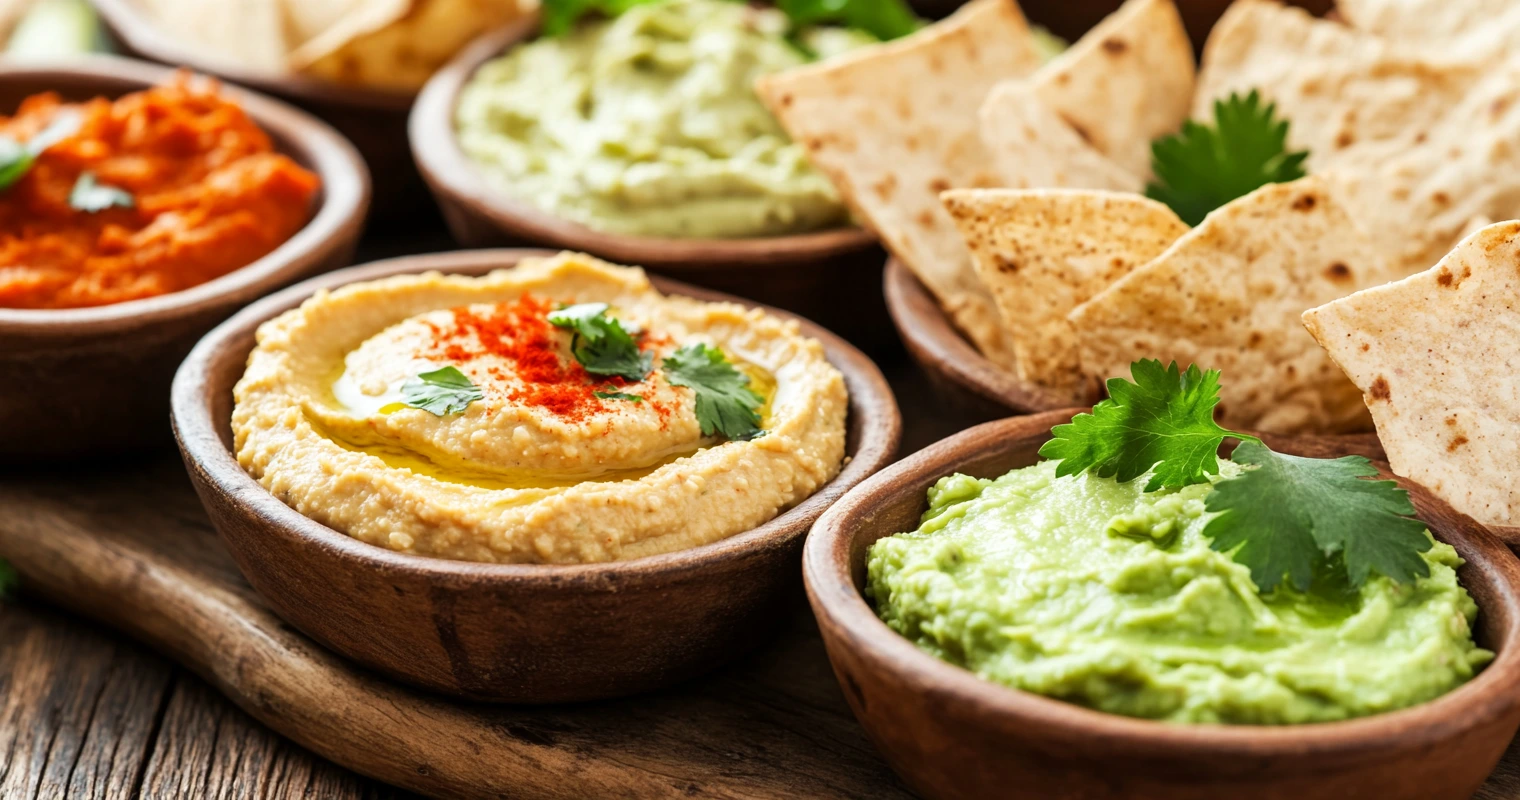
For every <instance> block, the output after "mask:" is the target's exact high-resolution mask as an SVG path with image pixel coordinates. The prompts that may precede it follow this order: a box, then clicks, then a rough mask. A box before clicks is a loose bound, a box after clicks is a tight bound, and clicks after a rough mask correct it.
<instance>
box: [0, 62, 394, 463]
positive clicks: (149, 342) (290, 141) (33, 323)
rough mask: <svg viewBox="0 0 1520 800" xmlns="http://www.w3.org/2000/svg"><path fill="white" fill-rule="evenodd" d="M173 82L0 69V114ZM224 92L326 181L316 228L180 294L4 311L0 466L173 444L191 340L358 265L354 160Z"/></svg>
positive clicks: (139, 67)
mask: <svg viewBox="0 0 1520 800" xmlns="http://www.w3.org/2000/svg"><path fill="white" fill-rule="evenodd" d="M173 75H174V71H173V70H168V69H164V68H161V67H155V66H152V65H149V64H144V63H141V62H136V61H130V60H128V59H124V58H112V57H109V56H93V57H88V58H79V59H73V60H70V61H69V62H67V64H64V63H54V64H37V65H22V64H0V113H5V114H10V113H11V112H12V111H14V110H15V108H16V106H17V104H18V103H20V101H21V100H22V99H23V98H25V97H27V96H28V95H32V94H35V93H37V92H42V91H48V90H52V91H57V92H58V93H60V94H61V95H63V97H64V98H65V99H69V100H86V99H89V98H92V97H96V96H100V95H105V96H108V97H118V96H120V95H123V94H127V93H129V92H135V91H138V90H141V89H144V88H147V87H149V86H152V85H154V84H158V83H162V82H164V81H166V80H169V79H170V78H172V77H173ZM226 92H227V94H228V96H230V97H232V98H234V99H236V100H237V102H238V103H239V104H241V105H242V106H243V108H244V109H246V110H247V111H248V114H249V115H250V116H251V117H253V119H254V120H255V121H256V122H258V124H259V126H260V127H262V128H263V129H264V130H265V131H266V132H268V133H269V135H270V137H271V138H272V139H273V140H274V143H275V147H276V148H278V149H279V150H280V152H283V153H285V154H286V155H289V156H290V157H291V158H293V159H295V160H296V161H297V162H299V163H300V164H301V165H302V166H304V167H306V168H307V169H310V170H312V171H313V172H316V173H317V174H318V175H320V176H321V178H322V190H321V192H320V194H319V195H318V198H317V200H316V210H315V214H314V215H313V217H312V219H311V221H310V222H308V223H307V224H306V227H305V228H302V229H301V230H300V231H299V232H297V233H296V235H295V236H293V237H291V238H290V240H289V241H286V242H285V243H284V244H282V245H280V246H279V247H278V248H276V249H275V250H274V251H273V252H271V253H269V254H268V255H266V256H264V257H263V258H261V259H259V260H257V261H255V262H253V263H252V264H249V265H248V266H246V267H243V268H242V269H239V270H236V271H233V272H230V273H228V274H226V275H223V276H222V277H220V278H217V279H215V280H212V281H209V282H207V283H203V284H201V285H200V286H196V287H193V288H190V289H187V290H185V291H182V292H175V293H173V294H167V295H161V296H159V297H152V298H147V299H143V300H132V301H129V302H125V303H117V304H115V305H109V306H100V307H97V308H78V309H58V310H28V309H7V308H0V431H4V433H3V434H0V456H7V457H12V458H15V457H25V458H66V457H70V456H76V455H81V454H85V453H104V452H109V451H121V450H126V449H129V448H135V447H141V446H144V445H149V444H154V443H164V444H167V443H168V441H169V437H168V433H169V430H168V426H167V425H166V424H165V423H166V422H167V419H168V412H169V396H168V391H169V381H170V379H171V378H172V377H173V376H174V369H175V367H177V366H178V365H179V362H180V360H181V359H183V358H184V357H185V354H186V353H188V352H190V347H191V346H192V345H194V344H195V341H196V340H197V339H199V338H200V337H201V335H202V334H204V333H205V332H206V331H208V330H210V329H211V327H212V326H213V325H215V324H217V323H218V322H221V321H222V320H223V319H225V318H226V317H227V316H228V315H229V314H231V313H232V312H233V311H234V310H236V309H238V308H240V307H241V306H243V305H245V304H247V303H248V302H250V301H252V300H254V299H255V298H257V297H260V296H262V295H264V294H267V293H268V292H270V291H272V290H273V289H275V288H278V287H280V286H284V285H286V284H288V283H291V282H293V281H295V280H298V279H300V278H304V277H307V276H309V275H312V274H314V273H317V272H321V271H324V270H329V269H333V268H335V267H339V266H342V265H345V264H347V263H349V261H350V260H351V258H352V256H353V250H354V244H355V242H356V241H357V240H358V238H359V229H360V227H361V224H362V221H363V217H364V210H365V208H366V207H367V206H368V204H369V173H368V171H367V170H365V168H364V162H363V161H362V160H360V158H359V155H358V153H356V152H354V148H353V147H352V146H350V145H349V144H348V142H346V141H344V140H343V138H342V137H341V136H339V135H338V134H337V133H336V132H335V131H333V129H332V128H329V127H328V126H326V125H324V124H322V123H321V122H319V121H317V120H315V119H313V118H311V117H310V116H308V115H306V114H304V113H302V112H300V111H297V110H296V109H294V108H291V107H289V106H287V105H285V104H283V103H280V102H277V101H274V100H270V99H268V98H266V97H261V96H259V95H257V94H254V93H252V92H248V91H242V90H234V89H231V88H228V89H226Z"/></svg>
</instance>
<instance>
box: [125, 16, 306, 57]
mask: <svg viewBox="0 0 1520 800" xmlns="http://www.w3.org/2000/svg"><path fill="white" fill-rule="evenodd" d="M142 1H143V8H144V10H146V11H147V12H148V14H149V15H150V16H152V17H153V19H154V21H155V22H156V24H157V25H159V26H160V27H161V28H162V29H163V32H164V33H166V34H168V35H169V36H171V37H172V38H174V39H175V40H176V41H179V42H183V43H184V46H185V47H186V48H188V49H191V50H193V51H194V52H195V53H196V54H197V55H199V56H200V57H202V58H204V59H205V60H206V61H207V62H210V63H215V64H219V65H224V66H227V67H230V68H234V69H251V70H259V71H264V72H284V71H285V65H286V59H285V56H286V53H287V52H288V43H287V42H286V40H285V15H284V9H283V8H282V6H281V1H280V0H221V2H215V3H210V2H206V0H142Z"/></svg>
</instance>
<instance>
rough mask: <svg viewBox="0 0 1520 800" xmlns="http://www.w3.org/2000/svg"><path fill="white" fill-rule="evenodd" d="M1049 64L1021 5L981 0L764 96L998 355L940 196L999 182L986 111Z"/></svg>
mask: <svg viewBox="0 0 1520 800" xmlns="http://www.w3.org/2000/svg"><path fill="white" fill-rule="evenodd" d="M1039 64H1040V57H1039V54H1038V53H1037V52H1036V51H1035V48H1034V45H1033V43H1032V40H1031V38H1030V34H1029V26H1028V25H1027V24H1026V23H1025V21H1024V17H1023V15H1022V14H1021V13H1020V12H1019V9H1018V6H1017V5H1015V4H1014V3H1013V2H1011V1H1010V0H973V2H971V3H968V4H967V5H965V6H963V7H962V8H961V9H960V10H959V11H957V12H956V13H955V14H953V15H951V16H950V17H948V18H947V19H944V20H942V21H940V22H937V23H935V24H934V25H930V26H929V27H927V28H925V29H924V30H922V31H919V32H918V33H915V34H913V35H911V36H908V37H905V38H903V39H898V40H895V41H891V42H886V43H884V44H880V45H875V46H872V47H867V48H863V49H861V50H858V51H854V52H850V53H846V54H844V55H842V56H837V57H835V58H831V59H828V60H826V61H823V62H820V63H817V64H812V65H809V66H805V67H800V68H798V69H794V70H788V71H786V72H782V73H779V74H776V75H771V76H767V77H765V78H762V79H760V81H759V82H758V83H757V86H756V88H757V90H758V92H759V94H760V97H761V99H762V100H763V101H764V102H765V104H766V105H767V106H768V107H769V108H770V110H771V112H772V113H774V114H775V115H776V117H777V119H779V120H780V121H781V124H782V126H783V127H784V128H785V129H786V131H787V133H788V134H789V135H790V136H791V137H792V138H793V139H794V140H796V141H798V142H801V143H802V144H803V146H804V147H806V148H807V151H808V155H809V158H810V159H811V160H812V162H813V164H814V166H816V167H818V169H819V170H821V171H822V172H823V173H824V174H825V175H827V176H828V177H829V178H830V179H831V180H832V181H833V182H834V185H835V186H836V187H838V189H839V193H840V195H841V196H842V197H843V198H844V199H845V201H846V202H847V203H848V204H849V205H850V206H851V207H852V208H853V209H854V210H855V212H856V216H857V217H858V218H859V219H860V220H861V221H862V222H863V223H865V224H866V225H868V226H869V227H870V228H871V229H872V230H874V231H875V232H876V234H877V235H878V236H879V237H880V238H881V240H882V242H883V243H884V244H885V245H886V246H887V247H888V248H889V249H890V250H891V251H892V253H893V254H894V255H895V256H897V258H899V259H901V260H902V262H903V263H904V264H905V265H906V266H907V267H908V268H909V269H911V270H913V272H914V274H916V275H917V276H918V277H919V279H920V280H922V281H923V282H924V284H925V285H926V286H928V287H929V289H930V291H932V292H933V293H934V295H935V296H936V297H937V298H938V299H939V301H940V304H941V305H942V306H944V308H945V310H946V311H947V312H948V313H949V315H950V318H951V319H952V320H954V322H955V324H956V325H957V327H959V328H960V329H961V331H962V332H963V333H965V334H966V335H967V336H968V337H969V338H970V339H971V340H972V342H973V343H975V344H976V345H977V347H978V348H979V349H980V350H981V351H982V353H983V354H984V355H986V356H987V357H988V358H989V359H991V360H992V361H994V362H995V363H999V364H1002V365H1005V366H1010V365H1011V364H1012V359H1013V357H1012V349H1011V348H1010V346H1009V343H1008V340H1007V336H1006V335H1005V333H1004V332H1003V326H1002V324H1001V320H1000V319H999V318H998V313H997V308H996V307H995V306H994V304H993V301H992V295H991V293H990V292H988V291H987V288H986V287H985V286H983V285H982V283H981V281H979V280H978V279H977V277H976V274H975V273H974V272H973V270H972V268H971V257H970V255H969V254H968V253H967V252H966V248H965V245H963V244H962V243H961V237H960V234H959V233H958V232H957V231H956V229H955V223H954V222H953V221H951V219H950V217H949V215H948V214H947V213H946V212H945V209H944V206H942V205H941V204H940V202H939V193H940V192H942V191H944V190H946V189H950V188H956V187H987V186H998V185H1001V184H1002V180H1001V179H1000V178H999V176H998V175H997V174H995V171H994V169H993V165H992V159H991V157H990V155H989V154H988V152H987V149H986V148H985V147H983V145H982V141H981V138H980V136H979V134H978V118H977V110H978V109H979V108H980V107H981V104H982V100H983V99H984V98H985V97H986V96H987V92H988V91H989V90H990V89H991V88H992V86H993V85H994V84H996V83H997V82H998V81H1001V80H1004V79H1006V78H1010V77H1016V76H1019V75H1027V74H1029V73H1031V72H1033V71H1034V70H1035V68H1036V67H1038V66H1039Z"/></svg>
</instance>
